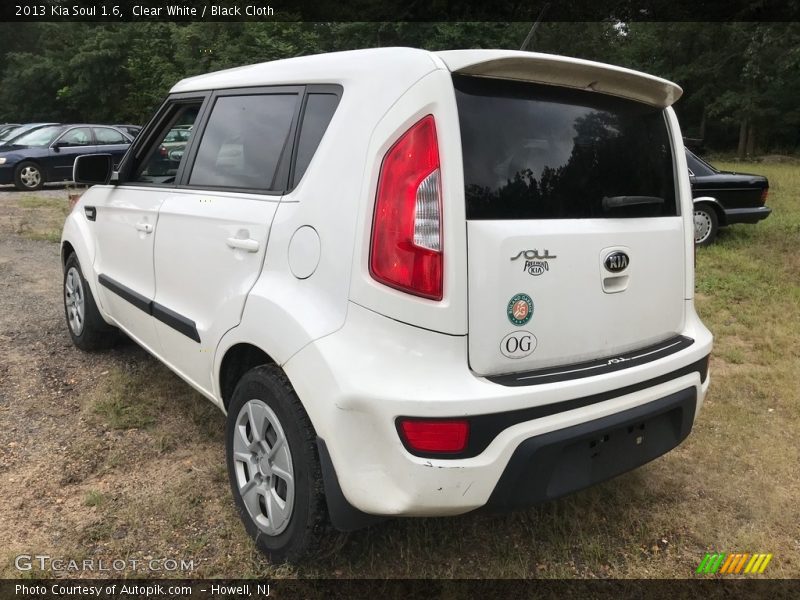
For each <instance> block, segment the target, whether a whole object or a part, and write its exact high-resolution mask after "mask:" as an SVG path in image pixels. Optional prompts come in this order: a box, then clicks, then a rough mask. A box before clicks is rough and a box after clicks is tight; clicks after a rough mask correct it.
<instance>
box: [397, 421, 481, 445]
mask: <svg viewBox="0 0 800 600" xmlns="http://www.w3.org/2000/svg"><path fill="white" fill-rule="evenodd" d="M398 429H399V430H400V434H401V435H402V437H403V439H404V441H405V442H406V445H407V446H408V447H409V448H410V449H411V450H413V451H416V452H425V453H428V452H430V453H448V454H450V453H455V452H463V451H464V450H465V449H466V447H467V441H468V440H469V421H467V420H466V419H402V418H401V419H400V420H399V421H398Z"/></svg>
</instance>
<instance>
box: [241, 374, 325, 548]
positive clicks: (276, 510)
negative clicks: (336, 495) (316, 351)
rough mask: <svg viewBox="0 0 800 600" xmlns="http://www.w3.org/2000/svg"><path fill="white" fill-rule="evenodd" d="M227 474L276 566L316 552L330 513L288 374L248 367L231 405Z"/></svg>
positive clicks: (252, 531)
mask: <svg viewBox="0 0 800 600" xmlns="http://www.w3.org/2000/svg"><path fill="white" fill-rule="evenodd" d="M225 437H226V450H227V463H228V476H229V480H230V485H231V492H232V494H233V498H234V501H235V503H236V508H237V511H238V513H239V517H240V518H241V519H242V522H243V523H244V526H245V529H246V530H247V533H248V534H249V535H250V537H252V538H253V540H254V541H255V543H256V546H257V547H258V549H259V550H261V551H262V552H263V553H264V554H266V555H267V556H268V557H269V558H270V559H271V560H272V561H273V562H283V561H289V562H298V561H300V560H302V559H303V558H305V557H306V556H307V555H308V554H309V552H310V551H311V550H312V549H313V548H314V547H316V545H317V543H318V541H319V538H320V537H321V535H322V533H323V531H324V529H325V521H326V517H327V512H326V508H325V497H324V493H323V483H322V472H321V469H320V464H319V456H318V453H317V445H316V433H315V432H314V428H313V426H312V425H311V421H310V420H309V418H308V415H307V414H306V412H305V410H304V409H303V407H302V404H301V403H300V399H299V398H298V397H297V395H296V394H295V393H294V390H293V389H292V387H291V384H290V383H289V381H288V379H287V378H286V375H285V374H284V373H283V371H281V369H280V368H279V367H277V366H275V365H264V366H260V367H255V368H254V369H251V370H250V371H248V372H247V373H245V375H244V376H243V377H242V379H241V380H240V381H239V383H238V385H237V386H236V389H235V390H234V392H233V397H232V398H231V403H230V406H229V407H228V424H227V430H226V436H225Z"/></svg>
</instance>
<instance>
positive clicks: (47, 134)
mask: <svg viewBox="0 0 800 600" xmlns="http://www.w3.org/2000/svg"><path fill="white" fill-rule="evenodd" d="M61 130H62V128H61V127H42V128H40V129H34V130H33V131H29V132H28V133H24V134H22V135H21V136H19V137H16V138H14V139H12V140H10V142H11V143H12V144H14V145H15V146H49V145H50V143H51V142H52V141H53V140H54V139H55V138H56V136H57V135H58V134H59V133H61Z"/></svg>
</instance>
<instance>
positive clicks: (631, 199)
mask: <svg viewBox="0 0 800 600" xmlns="http://www.w3.org/2000/svg"><path fill="white" fill-rule="evenodd" d="M642 204H664V199H663V198H659V197H658V196H606V197H605V198H603V210H610V209H612V208H624V207H626V206H641V205H642Z"/></svg>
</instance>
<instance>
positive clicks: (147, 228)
mask: <svg viewBox="0 0 800 600" xmlns="http://www.w3.org/2000/svg"><path fill="white" fill-rule="evenodd" d="M136 230H137V231H144V232H145V233H153V226H152V225H151V224H150V223H137V224H136Z"/></svg>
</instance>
